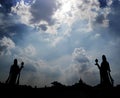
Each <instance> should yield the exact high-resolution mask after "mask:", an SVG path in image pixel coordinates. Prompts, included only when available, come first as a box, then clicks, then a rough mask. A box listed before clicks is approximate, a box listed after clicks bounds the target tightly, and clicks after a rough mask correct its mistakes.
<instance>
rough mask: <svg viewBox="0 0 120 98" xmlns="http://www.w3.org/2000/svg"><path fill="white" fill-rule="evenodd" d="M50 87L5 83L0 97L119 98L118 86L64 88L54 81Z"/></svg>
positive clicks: (2, 84)
mask: <svg viewBox="0 0 120 98" xmlns="http://www.w3.org/2000/svg"><path fill="white" fill-rule="evenodd" d="M52 84H53V86H51V87H43V88H37V87H34V88H33V87H31V86H27V85H15V86H11V85H8V84H5V83H0V91H1V93H0V94H1V95H0V96H1V97H2V98H3V97H7V98H9V97H10V98H25V97H26V98H28V97H33V98H36V97H37V98H38V97H39V98H40V97H42V98H44V97H45V98H64V97H67V98H69V97H70V98H109V97H110V98H111V97H112V98H113V97H115V98H120V86H119V85H118V86H116V87H101V86H100V85H97V86H94V87H92V86H89V85H87V84H85V83H83V82H82V81H79V83H75V84H74V85H72V86H65V85H62V84H61V83H59V82H57V81H55V82H53V83H52Z"/></svg>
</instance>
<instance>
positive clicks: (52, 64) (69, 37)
mask: <svg viewBox="0 0 120 98" xmlns="http://www.w3.org/2000/svg"><path fill="white" fill-rule="evenodd" d="M119 6H120V1H119V0H69V1H68V0H11V1H10V0H1V1H0V61H1V63H0V81H2V82H4V81H5V80H6V79H7V76H8V73H9V68H10V66H11V65H12V63H13V60H14V58H17V59H18V61H19V63H20V62H21V61H24V62H25V67H24V69H23V70H22V73H21V81H20V83H21V84H28V85H32V86H35V85H37V86H45V85H51V84H50V83H51V82H53V81H59V82H61V83H63V84H66V85H71V84H74V83H76V82H78V81H79V79H80V78H82V79H83V81H85V82H86V83H87V84H90V85H96V84H98V83H99V70H98V69H97V67H96V66H95V65H94V63H95V62H94V60H95V59H96V58H98V59H99V63H101V56H102V55H103V54H105V55H106V56H107V59H108V62H109V63H110V67H111V70H112V72H111V74H112V76H113V78H114V80H115V85H117V84H119V83H120V79H119V74H120V72H119V69H120V67H119V65H120V62H119V58H120V56H119V52H120V50H119V48H120V47H119V44H120V34H119V31H120V29H119V23H120V19H119V16H120V13H119V11H120V7H119ZM89 77H90V78H89Z"/></svg>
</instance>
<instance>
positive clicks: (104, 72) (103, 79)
mask: <svg viewBox="0 0 120 98" xmlns="http://www.w3.org/2000/svg"><path fill="white" fill-rule="evenodd" d="M95 62H96V63H95V65H97V66H98V69H99V71H100V84H101V85H104V86H113V79H112V77H111V74H110V72H111V70H110V66H109V63H108V61H107V59H106V56H105V55H102V63H101V66H100V65H99V64H98V59H96V60H95Z"/></svg>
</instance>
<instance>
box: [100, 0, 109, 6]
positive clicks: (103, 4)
mask: <svg viewBox="0 0 120 98" xmlns="http://www.w3.org/2000/svg"><path fill="white" fill-rule="evenodd" d="M98 1H99V2H100V7H101V8H104V7H106V6H107V1H108V0H98Z"/></svg>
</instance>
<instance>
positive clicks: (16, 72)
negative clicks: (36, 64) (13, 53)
mask: <svg viewBox="0 0 120 98" xmlns="http://www.w3.org/2000/svg"><path fill="white" fill-rule="evenodd" d="M23 65H24V63H23V62H22V63H21V67H19V66H18V62H17V59H14V64H13V65H12V66H11V68H10V72H9V76H8V79H7V81H6V83H8V84H10V85H15V84H19V78H20V72H21V70H22V68H23Z"/></svg>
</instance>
